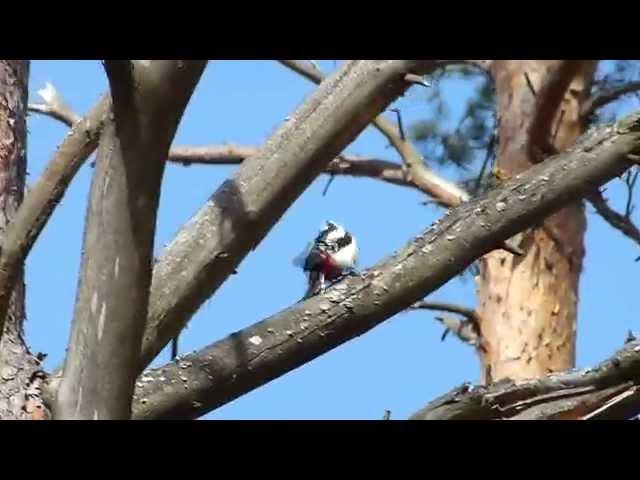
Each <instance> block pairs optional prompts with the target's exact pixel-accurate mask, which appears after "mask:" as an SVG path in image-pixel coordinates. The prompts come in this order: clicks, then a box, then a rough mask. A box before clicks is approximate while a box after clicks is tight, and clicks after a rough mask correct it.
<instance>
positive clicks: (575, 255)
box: [476, 61, 597, 383]
mask: <svg viewBox="0 0 640 480" xmlns="http://www.w3.org/2000/svg"><path fill="white" fill-rule="evenodd" d="M558 63H559V62H558V61H496V62H494V63H493V65H492V73H493V77H494V79H495V84H496V93H497V112H498V128H499V140H500V142H499V146H498V152H497V165H496V166H497V170H498V176H499V177H502V178H509V177H511V176H513V175H515V174H518V173H520V172H523V171H525V170H526V169H527V168H529V167H530V166H531V165H532V164H535V163H537V162H538V161H540V160H542V159H543V158H540V157H537V156H536V155H535V154H534V153H535V152H537V153H540V152H543V153H544V151H545V145H539V144H536V143H535V142H538V143H539V142H545V141H546V139H551V142H552V144H553V146H554V147H555V149H556V150H557V151H563V150H564V149H566V148H567V147H569V146H570V145H571V144H572V143H573V142H574V141H575V139H576V138H577V137H578V135H579V134H580V133H581V130H582V127H583V123H582V121H581V115H580V110H581V108H580V107H581V103H582V102H583V100H584V99H585V98H586V97H587V96H588V94H589V91H590V86H591V81H592V77H593V74H594V72H595V67H596V64H597V62H582V65H581V66H580V68H578V69H576V68H573V67H574V66H572V65H569V66H570V67H571V68H564V69H563V65H560V66H558ZM560 63H561V62H560ZM576 70H577V74H576ZM558 71H560V72H561V73H562V72H563V71H564V72H565V73H566V72H569V73H571V74H572V75H573V74H575V76H573V78H572V79H567V78H565V79H564V80H562V79H561V80H560V81H559V80H558V78H557V74H558ZM554 74H556V77H555V78H554V77H553V75H554ZM527 77H528V80H527ZM528 81H530V82H531V84H532V85H531V86H532V87H533V89H534V92H532V91H531V88H530V87H529V86H528V85H527V83H528ZM549 85H552V86H553V85H556V86H558V85H560V86H562V87H566V86H567V85H568V88H566V91H565V92H564V93H563V94H562V95H560V94H559V93H558V92H557V91H554V90H553V89H551V88H549ZM534 93H535V94H534ZM543 95H549V96H551V97H553V98H551V99H549V98H543V97H542V96H543ZM558 98H562V100H561V101H560V102H558ZM545 102H549V103H551V104H552V105H551V106H549V105H546V104H545ZM553 105H555V108H552V107H553ZM550 109H551V110H553V112H552V113H550ZM534 113H535V114H534ZM540 117H543V118H547V119H552V121H546V122H545V123H544V124H541V122H539V120H538V119H539V118H540ZM532 122H536V124H535V125H532ZM533 127H535V128H533ZM541 129H544V131H540V130H541ZM534 133H535V134H534ZM531 142H534V144H533V145H532V143H531ZM534 157H535V158H534ZM547 161H549V160H547ZM585 229H586V219H585V214H584V207H583V202H582V201H580V202H576V203H574V204H572V205H569V206H567V207H566V208H565V209H563V210H561V211H559V212H557V213H555V214H554V215H552V216H550V217H549V218H547V219H545V220H544V221H543V222H540V223H539V224H538V225H536V226H534V227H533V228H529V229H528V230H526V231H525V232H523V233H522V234H520V235H519V236H518V239H517V240H518V241H519V245H520V248H521V249H522V250H524V251H525V252H526V254H525V255H524V256H522V257H514V256H511V255H507V254H505V253H503V252H500V251H496V252H492V253H490V254H489V255H487V256H486V257H484V258H482V259H481V261H480V262H479V263H480V275H479V277H478V278H477V279H476V280H477V282H478V313H479V316H480V318H481V319H482V320H481V332H482V336H483V340H484V342H483V345H484V346H485V347H486V352H481V358H482V381H483V382H489V383H490V382H491V381H497V380H500V379H502V378H512V379H524V378H535V377H539V376H541V375H544V374H546V373H548V372H556V371H563V370H566V369H568V368H571V367H573V365H574V362H575V332H576V309H577V301H578V280H579V278H580V273H581V271H582V260H583V257H584V243H583V237H584V232H585Z"/></svg>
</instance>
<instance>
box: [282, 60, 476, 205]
mask: <svg viewBox="0 0 640 480" xmlns="http://www.w3.org/2000/svg"><path fill="white" fill-rule="evenodd" d="M280 63H282V64H283V65H284V66H286V67H287V68H290V69H291V70H293V71H295V72H297V73H299V74H300V75H303V76H304V77H305V78H307V79H308V80H311V81H312V82H314V83H316V84H320V83H321V82H322V81H323V80H324V76H323V74H322V72H320V71H319V70H317V69H316V68H314V67H313V66H312V65H311V64H309V63H303V62H301V61H299V60H280ZM371 123H372V124H373V126H374V127H376V128H377V129H378V131H380V133H382V134H383V135H384V136H385V137H386V138H387V140H388V141H389V143H391V145H393V147H394V148H395V149H396V150H397V152H398V153H399V154H400V157H401V158H402V161H403V162H404V164H405V165H406V168H407V181H408V182H410V183H412V184H415V186H416V188H418V189H419V190H420V191H423V192H426V193H427V194H428V195H430V196H431V197H433V198H434V199H435V200H436V202H437V203H438V204H439V205H441V206H445V207H452V206H455V205H457V204H458V203H460V201H465V200H468V199H469V198H470V197H469V194H468V193H467V192H465V191H464V190H463V189H462V188H461V187H459V186H457V185H455V184H454V183H451V182H449V181H447V180H445V179H443V178H442V177H440V176H438V175H436V174H435V173H434V172H432V171H431V170H430V169H429V168H428V167H427V166H426V164H425V163H424V158H423V157H422V155H421V154H420V153H419V152H418V151H417V150H416V148H415V147H414V146H413V145H412V144H411V142H410V141H408V140H406V139H403V138H402V136H401V135H400V132H399V131H398V129H397V128H396V127H395V126H394V125H393V123H391V122H390V121H389V120H387V119H386V118H384V117H383V116H382V115H380V116H378V117H376V118H375V119H374V120H373V121H372V122H371Z"/></svg>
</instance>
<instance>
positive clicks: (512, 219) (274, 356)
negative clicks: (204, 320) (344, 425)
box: [133, 115, 640, 419]
mask: <svg viewBox="0 0 640 480" xmlns="http://www.w3.org/2000/svg"><path fill="white" fill-rule="evenodd" d="M639 151H640V116H638V115H635V116H633V117H631V118H629V119H626V121H624V122H621V124H617V125H615V126H611V125H608V126H602V127H599V128H597V129H595V130H593V131H592V132H589V134H588V135H587V136H585V138H584V139H583V140H581V142H580V143H579V144H578V145H577V146H576V149H572V150H571V151H570V152H567V153H565V154H562V155H559V156H558V157H557V158H555V159H554V161H551V162H545V163H543V164H540V165H535V166H534V167H532V168H531V169H529V170H528V171H527V172H524V173H523V174H521V175H518V176H516V177H515V178H513V179H511V180H510V181H507V182H505V183H504V184H503V185H502V186H500V187H499V188H496V189H494V190H492V191H491V192H488V193H487V194H485V195H483V196H481V197H479V198H476V199H473V200H471V201H469V202H466V203H463V204H461V205H460V206H458V207H456V208H454V209H452V210H451V211H450V212H449V214H448V215H446V216H445V217H444V218H443V219H442V220H440V221H439V222H436V223H435V224H434V225H432V226H431V227H430V228H428V229H427V230H426V231H424V232H423V233H422V234H420V235H418V236H417V237H416V238H414V239H413V240H412V241H410V242H409V243H408V244H407V246H406V247H405V248H403V249H402V250H401V251H399V252H398V253H397V254H395V255H393V256H391V257H389V258H386V259H384V260H382V261H381V262H379V263H378V264H376V265H374V266H373V267H372V268H370V269H369V270H368V271H366V272H363V275H362V276H354V277H349V278H346V279H344V280H342V281H341V282H339V283H338V284H336V285H334V286H332V287H331V288H329V289H328V291H327V292H326V293H325V294H322V295H318V296H316V297H312V298H310V299H308V300H306V301H303V302H299V303H297V304H295V305H293V306H292V307H290V308H288V309H286V310H284V311H282V312H279V313H277V314H275V315H273V316H272V317H270V318H268V319H266V320H263V321H262V322H259V323H256V324H255V325H252V326H251V327H248V328H246V329H244V330H242V331H240V332H236V333H234V334H232V335H230V336H229V337H228V338H225V339H223V340H221V341H219V342H216V343H214V344H212V345H210V346H208V347H206V348H204V349H202V350H200V351H198V352H196V353H194V354H190V355H185V356H184V357H182V358H181V359H180V361H179V362H172V363H170V364H167V365H165V366H163V367H161V368H158V369H152V370H149V371H146V372H144V373H143V374H142V376H141V377H140V378H139V379H138V382H137V385H136V386H137V389H136V397H135V399H134V407H133V418H136V419H151V418H197V417H198V416H200V415H202V414H204V413H206V412H208V411H210V410H212V409H213V408H216V407H218V406H220V405H223V404H224V403H226V402H229V401H231V400H233V399H235V398H237V397H239V396H241V395H243V394H245V393H247V392H249V391H251V390H252V389H254V388H257V387H259V386H260V385H263V384H265V383H266V382H268V381H270V380H272V379H274V378H277V377H279V376H281V375H283V374H285V373H286V372H288V371H290V370H293V369H295V368H297V367H299V366H301V365H303V364H305V363H306V362H309V361H311V360H312V359H314V358H316V357H318V356H319V355H322V354H323V353H325V352H328V351H330V350H331V349H333V348H336V347H337V346H339V345H341V344H343V343H345V342H347V341H349V340H351V339H352V338H354V337H356V336H358V335H362V334H364V333H366V332H367V331H369V330H370V329H372V328H374V327H375V326H376V325H378V324H380V323H381V322H383V321H384V320H386V319H387V318H390V317H391V316H393V315H394V314H396V313H398V312H400V311H402V310H404V309H406V308H408V307H410V306H411V305H413V304H414V302H415V301H416V300H418V299H420V298H422V297H424V296H425V295H427V294H429V293H430V292H433V291H434V290H436V289H437V288H439V287H440V286H441V285H443V284H444V283H446V282H447V281H448V280H449V279H450V278H451V277H453V276H454V275H456V274H458V273H459V272H461V271H462V270H464V269H465V268H466V267H468V265H469V264H470V263H471V262H473V261H474V260H475V259H476V258H478V257H480V256H482V255H484V254H486V253H487V252H489V251H491V250H492V249H493V248H496V245H497V244H499V243H500V242H501V241H504V240H505V239H506V238H509V237H511V236H513V235H514V234H516V233H517V232H518V231H521V230H522V229H524V228H527V227H528V225H530V224H531V223H534V222H536V221H537V220H539V219H541V218H545V217H547V216H548V215H550V214H551V213H553V212H555V211H557V210H558V209H559V208H561V207H563V206H564V205H566V204H567V203H568V202H571V201H574V200H575V199H576V198H579V197H580V196H583V195H585V194H586V193H588V192H589V191H591V190H592V189H593V188H595V187H596V186H597V185H602V184H603V183H606V182H607V181H608V180H610V179H611V178H614V177H616V176H618V175H620V174H621V173H623V172H624V171H625V170H626V169H627V168H628V167H629V166H630V163H629V154H631V153H633V152H639Z"/></svg>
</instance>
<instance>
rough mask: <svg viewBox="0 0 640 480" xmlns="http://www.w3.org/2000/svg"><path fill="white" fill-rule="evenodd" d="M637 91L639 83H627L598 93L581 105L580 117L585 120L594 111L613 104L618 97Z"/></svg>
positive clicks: (639, 87) (639, 89) (639, 86)
mask: <svg viewBox="0 0 640 480" xmlns="http://www.w3.org/2000/svg"><path fill="white" fill-rule="evenodd" d="M637 91H640V81H635V82H628V83H625V84H624V85H620V86H619V87H614V88H610V89H607V90H604V91H602V92H599V93H597V94H595V95H594V96H592V97H591V98H590V99H588V100H586V101H585V102H584V103H583V104H582V109H581V112H580V116H581V117H582V118H583V119H587V118H589V117H590V116H591V115H593V114H594V113H595V111H596V110H598V109H599V108H602V107H604V106H605V105H606V104H608V103H611V102H615V101H616V100H618V99H619V98H620V97H622V96H624V95H627V94H629V93H633V92H637Z"/></svg>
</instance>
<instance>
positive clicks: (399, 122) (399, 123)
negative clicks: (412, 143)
mask: <svg viewBox="0 0 640 480" xmlns="http://www.w3.org/2000/svg"><path fill="white" fill-rule="evenodd" d="M389 111H390V112H394V113H395V114H396V117H397V118H398V131H399V132H400V139H401V140H402V141H403V142H406V141H407V136H406V135H405V134H404V127H403V126H402V115H401V114H400V109H399V108H390V109H389Z"/></svg>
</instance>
